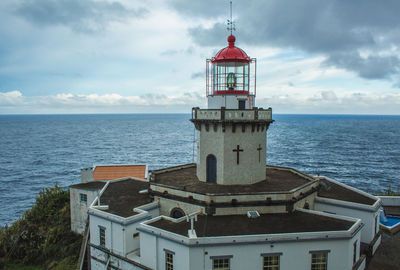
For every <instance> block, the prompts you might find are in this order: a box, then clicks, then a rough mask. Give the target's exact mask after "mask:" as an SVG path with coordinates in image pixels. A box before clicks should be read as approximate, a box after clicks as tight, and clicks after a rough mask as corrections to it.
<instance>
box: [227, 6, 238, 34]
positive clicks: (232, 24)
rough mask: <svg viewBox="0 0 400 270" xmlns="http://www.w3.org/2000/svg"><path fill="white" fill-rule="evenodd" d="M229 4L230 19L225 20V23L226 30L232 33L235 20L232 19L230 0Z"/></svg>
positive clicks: (234, 29)
mask: <svg viewBox="0 0 400 270" xmlns="http://www.w3.org/2000/svg"><path fill="white" fill-rule="evenodd" d="M229 5H230V10H231V19H230V20H227V25H228V27H227V30H228V31H231V35H232V31H236V28H235V22H234V21H233V19H232V1H230V2H229Z"/></svg>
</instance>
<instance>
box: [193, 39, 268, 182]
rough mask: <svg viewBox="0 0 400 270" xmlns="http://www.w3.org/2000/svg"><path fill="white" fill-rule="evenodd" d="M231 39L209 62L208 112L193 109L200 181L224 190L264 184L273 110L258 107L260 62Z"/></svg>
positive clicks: (206, 110)
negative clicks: (218, 186) (242, 185)
mask: <svg viewBox="0 0 400 270" xmlns="http://www.w3.org/2000/svg"><path fill="white" fill-rule="evenodd" d="M235 40H236V39H235V37H234V36H232V35H230V36H229V37H228V44H229V45H228V46H227V47H226V48H223V49H222V50H220V51H219V52H218V53H217V54H216V55H215V57H213V58H212V59H208V60H207V71H206V73H207V74H206V75H207V98H208V109H200V108H193V109H192V119H191V121H192V122H193V123H194V125H195V127H196V129H197V130H198V133H199V136H198V144H199V145H198V154H197V177H198V178H199V180H200V181H203V182H209V183H217V184H221V185H241V184H252V183H256V182H258V181H262V180H265V178H266V171H265V168H266V166H265V161H266V133H267V129H268V126H269V124H270V123H272V122H273V120H272V110H271V108H268V109H262V108H257V107H255V106H254V105H255V96H256V85H255V82H256V59H255V58H253V59H251V58H250V57H249V56H248V55H247V54H246V53H245V52H244V51H243V50H242V49H240V48H238V47H236V46H235Z"/></svg>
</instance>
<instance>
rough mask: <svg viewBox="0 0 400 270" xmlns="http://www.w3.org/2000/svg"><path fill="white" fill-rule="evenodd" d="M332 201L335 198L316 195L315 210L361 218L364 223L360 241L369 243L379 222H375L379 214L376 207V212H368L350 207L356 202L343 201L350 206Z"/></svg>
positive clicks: (377, 228)
mask: <svg viewBox="0 0 400 270" xmlns="http://www.w3.org/2000/svg"><path fill="white" fill-rule="evenodd" d="M334 201H336V200H330V199H326V198H318V197H317V199H316V200H315V202H314V207H315V210H317V211H323V212H327V213H333V214H337V215H342V216H348V217H355V218H359V219H361V220H362V223H363V224H364V228H363V230H362V234H361V242H363V243H367V244H369V243H370V242H371V241H372V240H373V239H374V237H375V235H376V232H377V231H378V230H379V222H376V218H377V216H378V214H379V212H378V209H377V210H376V212H368V211H365V210H362V209H354V208H350V207H351V206H357V205H358V204H354V203H350V202H345V203H346V204H348V206H350V207H346V204H344V203H343V202H342V203H341V204H332V202H334ZM327 202H331V203H327Z"/></svg>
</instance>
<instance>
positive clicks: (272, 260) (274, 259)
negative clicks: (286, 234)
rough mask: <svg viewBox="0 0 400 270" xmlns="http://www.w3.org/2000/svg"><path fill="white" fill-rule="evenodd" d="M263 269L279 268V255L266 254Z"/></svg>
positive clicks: (272, 269)
mask: <svg viewBox="0 0 400 270" xmlns="http://www.w3.org/2000/svg"><path fill="white" fill-rule="evenodd" d="M263 270H279V256H264V257H263Z"/></svg>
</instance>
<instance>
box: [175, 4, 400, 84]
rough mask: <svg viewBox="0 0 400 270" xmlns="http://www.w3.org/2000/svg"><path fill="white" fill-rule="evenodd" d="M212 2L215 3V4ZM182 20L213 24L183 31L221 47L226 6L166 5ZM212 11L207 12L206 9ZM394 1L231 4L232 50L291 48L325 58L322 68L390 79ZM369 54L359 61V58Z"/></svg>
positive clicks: (399, 64)
mask: <svg viewBox="0 0 400 270" xmlns="http://www.w3.org/2000/svg"><path fill="white" fill-rule="evenodd" d="M215 2H217V3H215ZM170 4H171V6H173V7H174V8H175V9H176V10H177V11H178V12H180V13H181V14H182V15H183V16H192V17H193V18H194V19H195V18H206V19H212V20H214V21H215V23H214V25H213V26H212V27H209V28H205V27H203V26H201V25H199V26H196V27H193V28H191V29H190V30H189V34H190V35H191V36H192V38H193V40H194V42H196V43H197V44H198V45H200V46H221V45H222V44H226V41H225V39H226V36H227V31H226V25H225V24H224V18H227V17H228V1H214V0H205V1H183V0H170ZM210 7H212V8H210ZM398 10H400V1H397V0H388V1H385V2H384V3H382V2H379V1H374V0H367V1H365V0H352V1H335V0H328V1H320V0H302V1H292V0H279V1H274V0H272V1H258V0H249V1H240V2H239V1H237V2H235V3H234V7H233V14H234V19H235V20H236V22H237V25H236V28H237V29H238V31H237V32H236V36H237V41H238V44H250V45H261V46H262V45H268V46H276V47H283V48H297V49H301V50H303V51H305V52H307V53H313V54H322V55H324V56H326V57H327V61H325V63H324V64H327V65H331V66H336V67H338V68H342V69H346V70H349V71H353V72H356V73H357V74H358V75H359V76H360V77H362V78H366V79H390V78H391V76H392V75H394V74H396V73H397V72H398V69H399V68H400V59H399V55H400V52H399V48H398V42H399V35H398V33H399V31H398V29H399V26H400V20H399V19H398V12H397V11H398ZM362 51H369V52H371V54H370V56H369V57H366V58H363V57H361V56H360V52H362Z"/></svg>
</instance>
